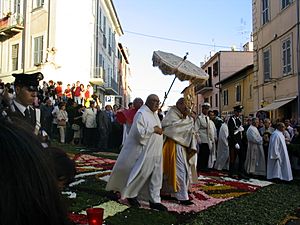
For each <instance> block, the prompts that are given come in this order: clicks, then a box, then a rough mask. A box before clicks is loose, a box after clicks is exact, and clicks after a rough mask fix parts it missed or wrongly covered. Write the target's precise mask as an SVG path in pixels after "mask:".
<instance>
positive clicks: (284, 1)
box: [281, 0, 292, 9]
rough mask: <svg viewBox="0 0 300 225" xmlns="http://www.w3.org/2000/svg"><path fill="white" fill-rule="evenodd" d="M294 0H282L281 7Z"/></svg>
mask: <svg viewBox="0 0 300 225" xmlns="http://www.w3.org/2000/svg"><path fill="white" fill-rule="evenodd" d="M291 2H292V0H281V9H285V8H286V7H288V6H289V5H290V4H291Z"/></svg>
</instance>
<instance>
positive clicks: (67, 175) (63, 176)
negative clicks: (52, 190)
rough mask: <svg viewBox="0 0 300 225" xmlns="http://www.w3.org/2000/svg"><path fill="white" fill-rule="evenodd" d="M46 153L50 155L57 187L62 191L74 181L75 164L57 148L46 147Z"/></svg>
mask: <svg viewBox="0 0 300 225" xmlns="http://www.w3.org/2000/svg"><path fill="white" fill-rule="evenodd" d="M47 153H49V154H50V158H51V161H52V162H53V165H54V169H55V174H56V180H57V183H58V187H59V189H60V190H63V189H64V188H65V187H66V186H67V185H68V184H70V183H71V182H73V181H74V178H75V175H76V167H75V162H74V161H73V160H71V159H70V158H69V157H68V155H67V154H66V153H65V152H64V151H63V150H62V149H60V148H57V147H48V148H47Z"/></svg>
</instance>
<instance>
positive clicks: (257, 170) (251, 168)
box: [245, 118, 266, 176]
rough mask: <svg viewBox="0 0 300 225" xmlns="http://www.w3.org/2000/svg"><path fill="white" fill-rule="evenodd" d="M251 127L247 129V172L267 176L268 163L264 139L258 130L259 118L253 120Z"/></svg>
mask: <svg viewBox="0 0 300 225" xmlns="http://www.w3.org/2000/svg"><path fill="white" fill-rule="evenodd" d="M251 123H252V124H251V125H250V126H249V128H248V129H247V140H248V147H247V154H246V161H245V170H246V172H247V173H248V174H253V175H260V176H266V161H265V153H264V148H263V138H262V136H261V135H260V133H259V130H258V129H257V127H258V125H259V119H258V118H252V121H251Z"/></svg>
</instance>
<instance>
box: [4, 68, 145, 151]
mask: <svg viewBox="0 0 300 225" xmlns="http://www.w3.org/2000/svg"><path fill="white" fill-rule="evenodd" d="M14 76H15V82H14V84H10V83H7V84H4V83H3V82H1V81H0V111H1V112H3V113H4V114H6V113H7V112H9V113H8V114H10V115H12V114H14V115H16V114H19V117H20V118H22V117H24V119H25V120H28V121H29V120H30V123H31V124H32V125H34V126H35V127H36V129H37V130H36V132H39V133H40V136H44V137H43V139H47V140H45V144H49V142H50V141H53V140H57V141H58V142H60V143H70V144H74V145H81V146H86V147H88V148H91V149H93V150H95V151H97V150H101V151H108V150H112V149H117V150H118V149H119V148H120V146H121V145H122V143H123V142H124V139H125V137H126V135H127V134H128V132H129V129H130V125H131V123H132V121H133V116H134V113H135V112H136V111H137V110H138V109H139V107H140V106H141V105H143V101H142V99H140V98H137V99H135V100H134V101H133V102H131V103H129V105H128V108H126V109H125V108H124V107H123V108H122V107H120V106H118V105H113V106H112V105H105V106H104V105H103V104H102V102H101V101H100V100H99V98H98V96H97V95H96V94H95V93H94V91H93V88H92V86H91V85H89V84H88V85H86V88H85V86H84V85H83V84H82V83H80V81H77V82H76V83H73V84H72V86H71V85H70V84H67V85H66V89H63V86H62V82H60V81H57V82H56V83H55V82H54V81H52V80H50V81H49V82H46V81H43V85H42V86H39V82H40V81H41V80H42V79H41V77H40V76H42V74H41V73H36V74H30V75H25V78H24V74H15V75H14ZM23 86H24V87H27V86H28V87H30V88H31V89H28V88H27V89H26V88H25V89H24V88H23ZM20 91H21V92H20ZM26 94H27V95H26ZM24 98H25V99H24ZM26 101H27V102H26ZM102 106H104V107H102ZM25 108H26V109H27V110H25ZM28 111H29V114H28V113H27V112H28ZM37 114H38V115H37ZM47 142H48V143H47Z"/></svg>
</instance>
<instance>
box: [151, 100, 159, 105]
mask: <svg viewBox="0 0 300 225" xmlns="http://www.w3.org/2000/svg"><path fill="white" fill-rule="evenodd" d="M151 101H152V102H155V103H158V104H159V105H160V104H161V102H160V101H159V99H151Z"/></svg>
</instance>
